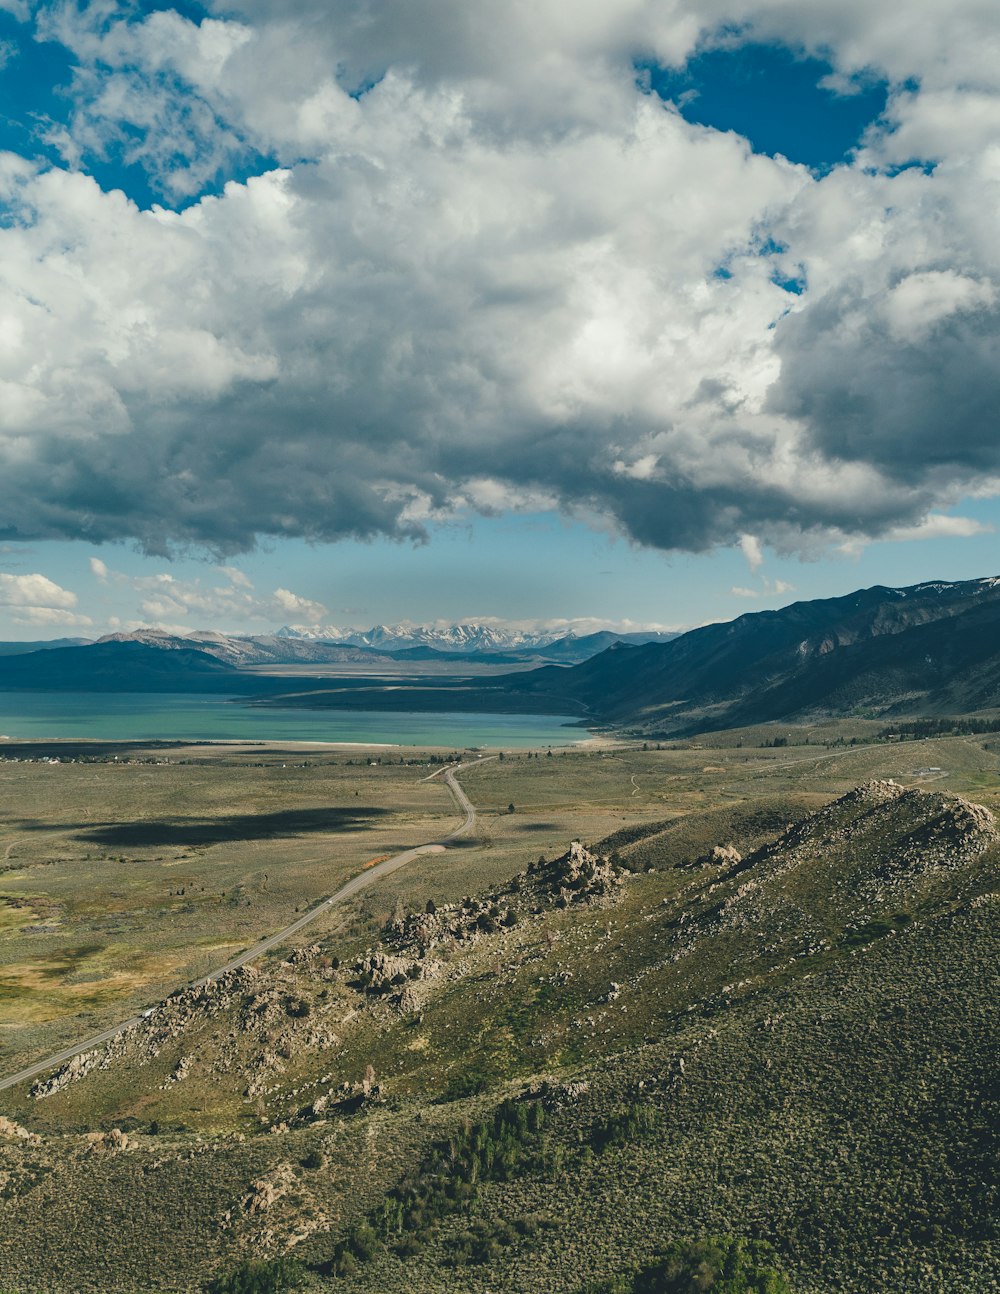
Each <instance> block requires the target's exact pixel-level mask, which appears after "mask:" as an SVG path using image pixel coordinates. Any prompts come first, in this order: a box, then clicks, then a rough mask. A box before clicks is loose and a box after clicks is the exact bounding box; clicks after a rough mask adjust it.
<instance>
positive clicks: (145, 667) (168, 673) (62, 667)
mask: <svg viewBox="0 0 1000 1294" xmlns="http://www.w3.org/2000/svg"><path fill="white" fill-rule="evenodd" d="M245 685H246V676H245V675H241V674H240V673H239V672H238V671H237V670H235V669H233V668H232V667H231V666H230V665H227V664H225V663H224V662H223V661H220V660H217V659H216V658H215V657H214V656H210V655H209V654H208V653H207V652H203V651H197V650H195V649H194V648H192V647H178V648H177V649H176V650H172V651H164V650H163V648H162V647H161V646H159V645H157V646H150V645H148V644H146V643H142V642H105V643H93V644H89V645H87V646H83V647H55V648H52V649H50V650H48V651H36V652H30V653H28V654H26V655H20V656H7V657H4V658H3V659H2V660H0V691H2V690H28V691H31V690H38V691H46V692H53V691H54V692H76V691H82V692H200V691H224V690H227V689H228V690H231V691H239V690H241V689H242V688H243V687H244V686H245ZM251 685H252V680H251Z"/></svg>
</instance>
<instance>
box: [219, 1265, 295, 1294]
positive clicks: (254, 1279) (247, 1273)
mask: <svg viewBox="0 0 1000 1294" xmlns="http://www.w3.org/2000/svg"><path fill="white" fill-rule="evenodd" d="M303 1280H304V1274H303V1271H302V1268H301V1267H300V1266H299V1264H298V1263H296V1262H291V1261H290V1260H289V1259H287V1258H272V1259H262V1260H261V1261H259V1262H256V1261H254V1260H252V1259H251V1260H250V1261H249V1262H245V1263H240V1265H239V1266H238V1267H237V1268H235V1269H234V1270H233V1271H232V1272H230V1273H229V1274H228V1275H226V1276H220V1277H218V1278H217V1279H216V1280H214V1281H212V1282H211V1283H210V1284H209V1285H208V1286H207V1289H208V1294H285V1291H286V1290H296V1289H299V1288H300V1287H301V1285H302V1283H303Z"/></svg>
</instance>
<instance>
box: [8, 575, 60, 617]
mask: <svg viewBox="0 0 1000 1294" xmlns="http://www.w3.org/2000/svg"><path fill="white" fill-rule="evenodd" d="M76 602H77V598H76V594H75V593H71V592H70V590H69V589H64V588H60V586H59V585H58V584H55V583H53V581H52V580H50V579H49V578H48V576H47V575H40V574H38V573H37V572H36V573H35V574H33V575H7V574H0V606H6V607H47V608H62V609H64V610H65V609H66V608H69V607H75V606H76Z"/></svg>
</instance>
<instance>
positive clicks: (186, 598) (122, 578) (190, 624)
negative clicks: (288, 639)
mask: <svg viewBox="0 0 1000 1294" xmlns="http://www.w3.org/2000/svg"><path fill="white" fill-rule="evenodd" d="M101 565H102V566H103V565H104V564H103V563H101ZM215 569H216V571H217V573H218V574H220V575H222V576H224V577H225V582H224V583H218V582H203V581H201V580H199V579H187V580H181V579H178V578H177V577H176V576H174V575H172V574H171V573H170V572H169V571H155V572H153V573H152V574H150V575H128V574H126V573H125V572H123V571H115V570H110V569H109V568H108V567H106V566H104V579H105V580H106V581H107V582H108V583H109V584H110V585H111V586H112V587H113V588H114V589H115V591H116V596H117V597H118V599H119V601H123V602H124V601H127V600H128V599H129V598H131V599H132V603H133V606H134V607H135V610H136V611H137V612H138V613H139V615H134V614H133V616H132V617H131V618H129V617H128V616H127V615H126V616H124V617H122V616H118V617H116V619H117V620H118V621H119V622H121V621H122V620H124V622H125V623H127V624H128V625H129V627H131V628H139V627H142V626H150V625H154V626H156V627H157V628H166V627H168V626H169V627H170V629H171V631H177V632H184V633H190V632H192V630H194V629H199V628H208V629H214V628H220V627H221V628H228V629H230V630H238V629H244V631H248V630H250V629H254V630H256V631H257V632H260V631H261V630H269V629H273V628H276V627H277V624H278V622H282V621H285V620H287V619H288V618H289V617H290V616H292V615H294V616H296V617H298V618H299V619H300V620H302V621H303V622H307V623H309V624H317V623H319V622H320V621H322V620H323V619H324V618H326V617H327V616H328V615H329V611H328V610H327V608H326V607H325V606H323V604H322V603H320V602H316V601H312V600H311V599H309V598H305V597H302V596H300V595H299V594H297V593H293V592H292V591H291V590H289V589H285V588H277V589H275V590H274V591H273V592H272V593H270V594H260V593H258V592H257V591H256V590H255V589H254V586H253V583H252V582H251V580H250V579H249V578H248V577H247V575H246V574H245V573H244V572H243V571H241V570H239V569H238V568H236V567H229V566H222V567H217V568H215ZM195 620H196V621H197V623H194V621H195ZM109 623H110V621H109Z"/></svg>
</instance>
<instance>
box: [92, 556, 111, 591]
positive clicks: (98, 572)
mask: <svg viewBox="0 0 1000 1294" xmlns="http://www.w3.org/2000/svg"><path fill="white" fill-rule="evenodd" d="M90 570H91V574H92V575H94V577H95V578H96V579H99V580H100V581H101V583H102V584H103V583H104V582H105V581H106V580H107V578H108V568H107V566H106V565H105V563H104V562H102V561H101V559H100V558H99V557H92V558H91V559H90Z"/></svg>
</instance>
